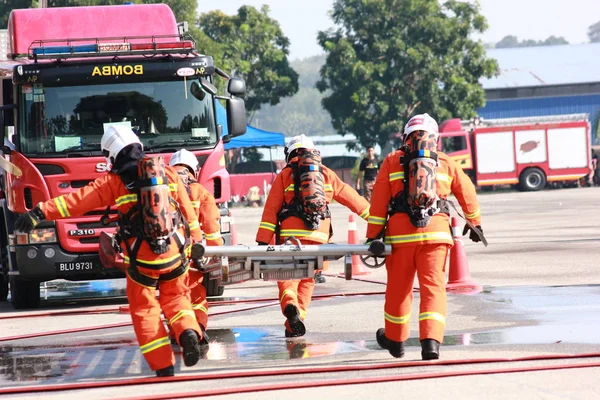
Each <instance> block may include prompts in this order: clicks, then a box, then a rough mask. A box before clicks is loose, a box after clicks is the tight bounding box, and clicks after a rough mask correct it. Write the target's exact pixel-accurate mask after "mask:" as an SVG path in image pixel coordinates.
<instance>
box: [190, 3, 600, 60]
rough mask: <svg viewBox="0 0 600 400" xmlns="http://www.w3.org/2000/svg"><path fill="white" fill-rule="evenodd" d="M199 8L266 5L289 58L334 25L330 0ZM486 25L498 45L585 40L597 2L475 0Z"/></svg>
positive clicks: (310, 48) (309, 49) (214, 6)
mask: <svg viewBox="0 0 600 400" xmlns="http://www.w3.org/2000/svg"><path fill="white" fill-rule="evenodd" d="M198 4H199V11H200V12H201V13H202V12H207V11H211V10H219V9H220V10H221V11H223V12H224V13H226V14H235V13H236V12H237V9H238V8H239V7H240V6H242V5H251V6H255V7H260V6H261V5H263V4H267V5H268V6H269V7H270V8H271V13H270V15H271V17H272V18H274V19H275V20H277V21H279V23H280V25H281V28H282V30H283V32H284V34H285V35H286V36H287V37H288V38H289V39H290V42H291V44H290V59H291V60H294V59H297V58H305V57H310V56H313V55H317V54H322V53H323V51H322V49H321V47H320V46H319V45H318V44H317V32H318V31H320V30H326V29H328V28H331V27H333V26H334V25H333V21H332V20H331V19H330V18H329V10H330V9H331V7H332V4H333V0H217V1H214V0H213V1H207V0H199V1H198ZM479 4H480V5H481V12H482V14H483V15H484V16H485V17H486V18H487V20H488V24H489V29H488V30H487V31H486V32H485V33H484V34H483V36H482V37H481V39H482V40H483V41H484V42H486V43H496V42H498V41H499V40H500V39H502V38H503V37H504V36H506V35H515V36H517V37H518V38H519V40H523V39H535V40H543V39H546V38H547V37H548V36H551V35H554V36H563V37H564V38H565V39H567V40H568V41H569V42H570V43H572V44H579V43H585V42H587V28H588V27H589V26H590V25H592V24H594V23H596V22H598V21H600V0H568V1H565V0H479Z"/></svg>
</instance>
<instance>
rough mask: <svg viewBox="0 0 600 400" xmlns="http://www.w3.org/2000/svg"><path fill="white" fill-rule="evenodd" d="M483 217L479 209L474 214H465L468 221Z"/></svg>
mask: <svg viewBox="0 0 600 400" xmlns="http://www.w3.org/2000/svg"><path fill="white" fill-rule="evenodd" d="M480 215H481V212H480V211H479V208H478V209H477V210H476V211H475V212H474V213H473V214H465V217H466V218H468V219H475V218H477V217H479V216H480Z"/></svg>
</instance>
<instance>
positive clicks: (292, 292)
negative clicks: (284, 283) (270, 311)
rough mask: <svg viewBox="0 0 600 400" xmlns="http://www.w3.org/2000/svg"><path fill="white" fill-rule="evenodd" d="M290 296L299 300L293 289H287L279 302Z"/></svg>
mask: <svg viewBox="0 0 600 400" xmlns="http://www.w3.org/2000/svg"><path fill="white" fill-rule="evenodd" d="M288 295H289V296H290V297H292V298H294V299H296V300H297V299H298V295H297V294H296V292H294V291H293V290H292V289H285V290H284V291H283V293H281V298H280V299H279V301H283V298H284V297H285V296H288Z"/></svg>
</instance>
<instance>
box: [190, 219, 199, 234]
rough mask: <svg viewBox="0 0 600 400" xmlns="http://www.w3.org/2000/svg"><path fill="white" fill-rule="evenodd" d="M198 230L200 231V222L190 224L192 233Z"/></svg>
mask: <svg viewBox="0 0 600 400" xmlns="http://www.w3.org/2000/svg"><path fill="white" fill-rule="evenodd" d="M196 229H200V222H198V220H195V221H194V222H192V223H190V231H193V230H196Z"/></svg>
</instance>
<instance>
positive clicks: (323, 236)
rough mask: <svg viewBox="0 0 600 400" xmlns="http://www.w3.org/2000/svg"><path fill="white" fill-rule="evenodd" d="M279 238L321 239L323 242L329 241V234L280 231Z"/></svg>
mask: <svg viewBox="0 0 600 400" xmlns="http://www.w3.org/2000/svg"><path fill="white" fill-rule="evenodd" d="M281 236H284V237H290V236H296V237H303V238H310V239H321V240H323V241H327V240H329V234H326V233H323V232H319V231H306V230H303V229H282V230H281Z"/></svg>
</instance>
